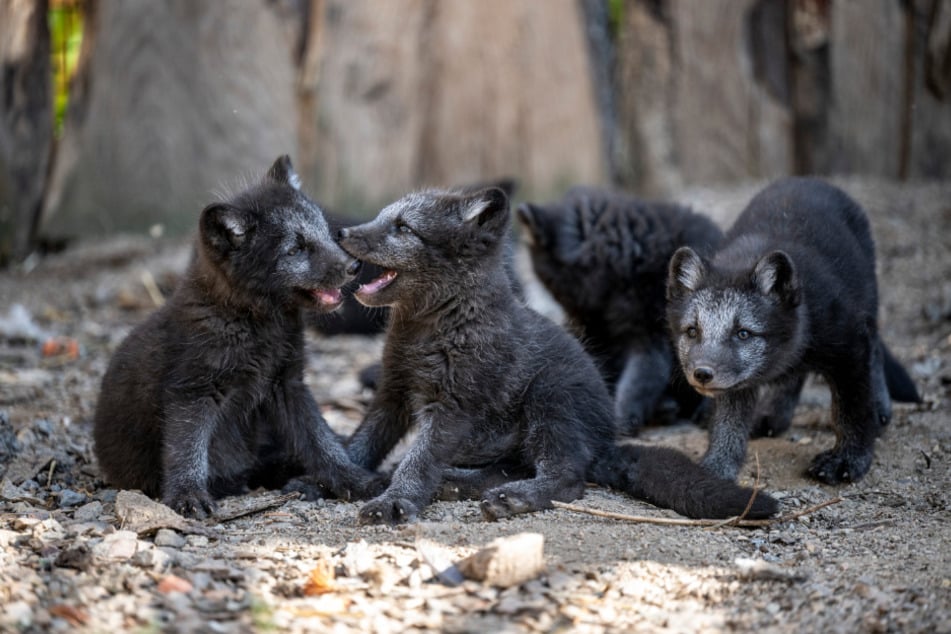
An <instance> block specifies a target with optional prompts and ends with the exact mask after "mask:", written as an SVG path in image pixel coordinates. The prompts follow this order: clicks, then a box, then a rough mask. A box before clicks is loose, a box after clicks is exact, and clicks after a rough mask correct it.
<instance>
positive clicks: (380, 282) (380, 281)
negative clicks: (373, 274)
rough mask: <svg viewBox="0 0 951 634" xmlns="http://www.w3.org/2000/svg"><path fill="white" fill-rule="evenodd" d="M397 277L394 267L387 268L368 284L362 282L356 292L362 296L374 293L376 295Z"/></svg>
mask: <svg viewBox="0 0 951 634" xmlns="http://www.w3.org/2000/svg"><path fill="white" fill-rule="evenodd" d="M395 279H396V271H394V270H392V269H390V270H386V271H383V274H382V275H381V276H379V277H377V278H375V279H373V280H371V281H369V282H367V283H366V284H361V285H360V287H359V288H358V289H357V290H356V291H354V292H355V294H357V295H360V296H362V297H370V296H372V295H376V294H377V293H379V292H380V291H382V290H383V289H384V288H386V287H387V286H389V285H390V284H391V283H392V282H393V280H395Z"/></svg>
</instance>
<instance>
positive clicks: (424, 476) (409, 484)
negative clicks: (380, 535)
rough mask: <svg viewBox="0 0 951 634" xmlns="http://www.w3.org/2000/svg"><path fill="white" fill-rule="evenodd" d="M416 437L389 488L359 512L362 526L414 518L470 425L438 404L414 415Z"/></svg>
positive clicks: (428, 501)
mask: <svg viewBox="0 0 951 634" xmlns="http://www.w3.org/2000/svg"><path fill="white" fill-rule="evenodd" d="M415 418H416V420H417V421H418V423H419V434H418V435H417V437H416V440H415V441H414V442H413V444H412V446H411V447H410V448H409V451H407V452H406V455H405V456H404V457H403V459H402V460H401V461H400V464H399V465H398V466H397V467H396V471H394V472H393V478H392V480H391V482H390V486H389V487H388V488H387V489H386V490H385V491H384V492H383V493H382V494H380V495H379V496H377V497H375V498H373V499H372V500H370V501H369V502H367V503H366V504H364V505H363V508H361V509H360V522H361V523H363V524H399V523H402V522H410V521H413V520H415V519H416V517H417V516H418V515H419V512H420V511H422V510H423V508H425V506H426V505H427V504H429V503H430V501H431V500H432V499H433V497H434V496H435V494H436V492H437V490H438V489H439V485H440V483H441V482H442V475H443V473H444V472H445V470H446V469H447V468H448V467H449V465H451V464H452V462H453V457H454V456H455V454H456V452H457V449H458V447H459V446H460V444H462V443H463V442H466V441H467V440H468V439H469V438H470V437H471V435H472V422H471V421H469V420H467V419H466V418H465V416H464V415H462V414H460V412H458V411H455V410H450V411H447V410H446V408H444V407H441V406H440V405H436V404H433V405H430V406H427V407H424V408H423V409H422V410H421V411H420V412H418V413H417V414H416V416H415Z"/></svg>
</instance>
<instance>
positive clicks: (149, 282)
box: [141, 270, 165, 306]
mask: <svg viewBox="0 0 951 634" xmlns="http://www.w3.org/2000/svg"><path fill="white" fill-rule="evenodd" d="M141 279H142V286H144V287H145V290H146V292H148V294H149V299H151V300H152V303H153V304H155V305H156V306H162V305H163V304H164V303H165V296H164V295H162V291H161V290H159V287H158V284H156V283H155V278H154V277H153V276H152V272H151V271H149V270H145V271H142V276H141Z"/></svg>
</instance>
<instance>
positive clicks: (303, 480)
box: [281, 476, 334, 501]
mask: <svg viewBox="0 0 951 634" xmlns="http://www.w3.org/2000/svg"><path fill="white" fill-rule="evenodd" d="M281 492H282V493H293V492H297V493H300V494H301V499H303V500H310V501H315V500H322V499H325V498H332V497H334V494H333V492H332V491H331V490H330V489H328V488H327V487H325V486H323V485H321V484H320V483H319V482H317V481H316V480H314V479H313V478H311V477H308V476H301V477H299V478H291V479H290V480H288V481H287V484H285V485H284V487H283V488H282V489H281Z"/></svg>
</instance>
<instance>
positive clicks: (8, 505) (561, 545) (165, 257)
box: [0, 179, 951, 632]
mask: <svg viewBox="0 0 951 634" xmlns="http://www.w3.org/2000/svg"><path fill="white" fill-rule="evenodd" d="M837 182H838V184H840V185H842V186H843V187H844V188H845V189H846V190H847V191H849V192H850V193H851V194H853V195H854V196H855V197H856V198H857V199H858V200H859V201H860V202H861V203H862V204H863V205H864V206H865V208H866V209H867V210H868V212H869V214H870V216H871V218H872V223H873V228H874V232H875V236H876V240H877V245H878V256H879V266H878V268H879V271H878V272H879V282H880V289H881V297H882V301H881V318H882V332H883V334H884V339H885V341H886V342H887V343H888V345H889V346H890V347H891V349H892V350H893V351H894V352H895V354H896V356H897V357H898V358H900V359H901V360H903V361H904V362H905V364H906V366H907V367H908V368H909V370H910V371H911V374H912V376H913V378H914V379H915V381H916V382H917V384H918V386H919V388H920V390H921V392H922V394H923V396H924V402H923V403H921V404H920V405H914V406H910V405H897V406H896V411H895V416H894V419H893V421H892V424H891V426H890V427H889V428H888V430H887V432H886V434H885V435H884V437H883V438H881V439H880V440H879V442H878V445H877V454H876V459H875V462H874V465H873V467H872V469H871V472H870V473H869V475H868V476H867V477H866V478H865V479H864V480H863V481H862V482H860V483H858V484H853V485H848V486H841V487H828V486H823V485H819V484H817V483H815V482H812V481H810V480H808V479H806V478H804V477H803V475H802V474H803V472H804V470H805V468H806V466H807V464H808V463H809V460H810V459H811V457H812V456H813V455H814V454H815V453H817V452H818V451H819V450H821V449H823V448H826V447H828V446H830V445H831V444H832V441H833V437H832V434H831V432H830V429H829V413H828V402H829V397H828V392H827V390H826V389H825V388H824V387H823V386H822V385H821V384H819V383H818V382H814V383H813V384H811V385H810V386H809V388H808V390H807V392H806V393H805V395H804V398H803V401H802V403H801V405H800V407H799V409H798V410H797V415H796V418H795V421H794V425H793V427H792V429H791V430H790V432H789V433H788V434H787V435H785V436H783V437H781V438H775V439H762V440H756V441H754V442H752V444H751V452H750V453H751V456H752V455H753V454H754V453H755V454H757V455H758V457H759V465H760V466H759V479H760V481H761V483H762V484H763V485H764V486H765V488H766V489H767V490H768V491H770V492H771V493H773V494H774V495H776V496H777V497H779V498H780V499H781V503H782V511H783V513H793V512H796V511H798V510H802V509H804V508H806V507H809V506H810V505H814V504H817V503H820V502H822V501H825V500H829V499H832V498H835V497H837V496H838V497H841V498H842V500H841V502H839V503H836V504H832V505H830V506H827V507H825V508H822V509H821V510H818V511H815V512H814V513H810V514H807V515H805V516H802V517H800V518H798V519H794V520H789V521H783V522H778V523H775V524H773V525H771V526H768V527H763V528H752V529H751V528H736V527H718V528H712V529H710V528H702V527H697V526H667V525H653V524H644V523H633V522H628V521H620V520H616V519H606V518H601V517H595V516H591V515H586V514H579V513H576V512H572V511H568V510H564V509H554V510H550V511H546V512H541V513H536V514H531V515H527V516H522V517H517V518H514V519H510V520H505V521H501V522H496V523H487V522H485V521H483V519H482V517H481V515H480V512H479V509H478V505H477V504H476V503H475V502H452V503H448V502H446V503H436V504H433V505H432V506H431V507H429V508H428V509H427V510H426V511H425V512H424V513H423V514H422V517H421V520H420V521H419V522H418V523H415V524H412V525H409V526H403V527H398V528H389V527H361V526H358V525H357V524H356V515H357V509H358V507H359V506H358V504H359V503H347V502H339V501H334V500H329V501H321V502H318V503H311V502H303V501H299V500H292V501H287V502H284V503H282V504H277V503H273V500H274V497H275V494H272V493H265V492H256V493H254V494H252V495H249V496H245V497H242V498H233V499H229V500H227V501H226V503H225V504H223V510H222V517H220V518H219V519H217V520H212V521H209V522H207V523H204V524H200V525H199V524H196V523H185V522H182V521H181V520H180V519H177V518H174V517H167V516H162V515H161V514H160V516H158V517H159V519H157V520H154V521H152V522H151V524H149V523H148V522H146V524H143V523H142V522H141V521H139V520H137V519H136V517H138V516H137V515H136V512H139V511H141V512H146V513H148V512H155V511H154V510H152V511H150V510H149V509H148V508H147V506H146V505H145V503H144V502H142V501H141V499H139V498H136V497H134V496H130V495H128V494H126V493H118V492H117V491H115V490H113V489H109V488H106V486H105V485H104V484H103V482H102V481H101V480H100V478H99V476H98V471H97V467H96V464H95V461H94V459H93V454H92V443H91V434H90V431H91V419H92V415H93V410H94V407H95V401H96V396H97V390H98V384H99V380H100V377H101V376H102V373H103V372H104V370H105V367H106V364H107V362H108V358H109V355H110V353H111V351H112V350H114V349H115V346H116V345H117V344H118V342H119V341H120V340H121V339H122V337H123V336H124V335H125V333H127V332H128V330H129V328H130V327H132V326H133V325H134V324H136V323H137V322H139V321H140V320H141V319H142V318H143V317H144V316H145V315H146V314H147V313H148V311H149V310H151V309H152V308H154V299H153V297H157V296H156V290H157V291H158V292H159V293H160V292H162V291H163V290H164V291H167V290H168V289H169V287H170V284H172V283H173V281H174V279H175V276H176V275H177V274H178V273H179V272H180V271H181V270H182V268H183V266H184V263H185V261H186V258H187V247H186V246H185V245H184V244H183V243H181V242H170V241H161V240H157V241H153V240H143V239H111V240H107V241H103V242H101V243H98V244H89V245H85V246H79V247H76V248H73V249H70V250H68V251H66V252H64V253H62V254H59V255H56V256H51V257H48V258H46V259H43V260H41V261H34V262H29V263H27V265H25V266H24V267H21V268H20V269H18V270H14V271H4V272H0V604H2V605H3V606H4V607H3V609H2V611H0V630H2V631H37V632H38V631H66V630H69V631H73V630H76V631H89V632H104V631H142V632H149V631H206V632H243V631H267V630H279V631H295V632H296V631H332V632H403V631H407V630H410V631H412V630H419V631H448V632H489V631H492V632H502V631H505V632H529V631H578V632H602V631H631V630H634V631H689V632H699V631H749V630H757V631H764V632H809V631H812V632H866V631H867V632H951V522H949V520H951V183H944V184H927V185H907V184H904V185H898V184H889V183H879V182H872V181H865V180H858V179H850V180H839V181H837ZM754 189H755V188H754V187H746V188H732V189H729V190H717V189H704V190H691V191H689V192H687V193H686V194H685V196H684V197H682V200H686V201H687V202H691V203H693V204H694V205H695V207H696V208H698V209H703V210H707V211H709V212H710V213H712V214H713V215H714V217H715V218H716V219H717V220H718V221H720V222H722V223H728V222H729V221H730V219H731V218H732V217H733V216H734V215H735V214H736V213H737V212H738V211H739V210H740V208H741V207H742V206H743V204H745V202H746V201H747V200H748V199H749V197H750V195H751V193H752V192H753V191H754ZM149 289H152V292H151V293H150V290H149ZM533 297H534V295H533ZM15 305H20V306H21V307H22V308H15ZM51 338H52V339H51ZM58 338H59V339H58ZM44 342H46V345H45V346H44V345H43V344H44ZM73 342H75V344H78V345H73ZM380 345H381V342H380V340H379V339H378V338H369V339H367V338H360V337H335V338H321V337H319V336H317V335H314V336H312V337H310V339H309V341H308V351H309V353H310V360H311V366H310V371H309V381H310V383H311V385H312V386H313V389H314V392H315V394H316V396H317V399H318V401H319V402H321V403H322V404H323V406H324V411H325V415H326V417H327V419H328V421H329V422H330V423H331V424H332V425H333V426H334V427H336V428H338V429H340V430H342V431H347V430H350V429H352V428H353V426H355V425H356V424H357V423H358V422H359V420H360V416H361V413H362V411H363V410H364V408H365V406H366V403H367V400H368V398H369V393H367V392H366V391H363V390H361V388H360V386H359V384H358V382H357V378H356V372H357V371H358V370H359V369H360V368H362V367H363V366H364V365H366V364H367V363H369V362H370V361H372V360H373V359H374V358H375V357H376V355H377V354H378V353H379V350H380ZM642 439H643V440H644V441H646V442H656V443H663V444H669V445H672V446H676V447H680V448H683V449H684V450H686V451H688V452H689V453H690V454H691V455H693V456H695V457H699V456H700V454H701V453H702V451H703V449H704V447H705V437H704V432H703V431H701V430H699V429H697V428H695V427H692V426H690V425H686V424H684V425H681V426H675V427H669V428H654V429H650V430H648V431H647V432H646V433H645V434H644V436H643V437H642ZM755 471H756V466H755V464H754V461H753V460H750V461H748V463H747V466H746V468H745V469H744V471H743V475H742V476H741V477H742V479H743V480H744V481H746V482H748V483H751V482H752V481H753V480H754V477H755ZM267 502H272V506H271V507H269V508H263V509H258V510H257V511H256V512H251V513H250V514H248V515H245V516H243V517H237V518H230V517H228V516H227V511H228V510H229V509H231V510H235V509H239V510H240V509H242V508H244V509H248V508H249V507H252V506H254V505H256V504H261V505H264V504H265V503H267ZM577 504H579V505H583V506H585V507H588V508H596V509H601V510H607V511H613V512H617V513H625V514H629V515H640V516H650V517H673V514H672V513H670V512H668V511H664V510H660V509H656V508H653V507H651V506H650V505H648V504H646V503H643V502H640V501H636V500H632V499H630V498H628V497H626V496H624V495H620V494H616V493H613V492H611V491H607V490H603V489H598V488H590V489H589V490H588V491H587V493H586V495H585V497H584V498H583V499H582V500H579V501H577ZM235 512H237V511H235ZM156 529H158V530H156ZM522 532H533V533H540V534H542V535H543V536H544V563H545V569H544V571H543V572H542V573H541V574H539V575H537V576H535V578H533V579H531V580H529V581H527V582H525V583H522V584H519V585H515V586H512V587H508V588H500V587H496V586H493V585H491V584H487V583H483V582H480V581H475V580H465V581H463V582H461V583H454V581H458V580H453V579H450V578H449V577H450V576H451V575H449V574H446V571H447V568H448V566H449V564H450V563H451V562H454V561H458V560H460V559H462V558H463V557H464V556H466V555H469V554H471V553H472V552H474V551H475V550H477V549H478V548H480V547H482V546H484V545H485V544H487V543H488V542H490V541H492V540H493V539H495V538H498V537H504V536H510V535H514V534H517V533H522ZM448 570H449V571H452V570H453V569H452V568H448ZM437 572H439V573H441V574H439V575H437V574H436V573H437Z"/></svg>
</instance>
